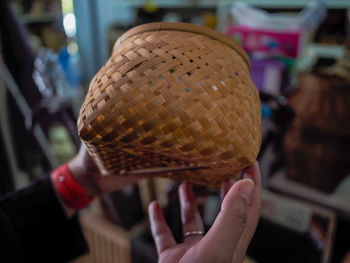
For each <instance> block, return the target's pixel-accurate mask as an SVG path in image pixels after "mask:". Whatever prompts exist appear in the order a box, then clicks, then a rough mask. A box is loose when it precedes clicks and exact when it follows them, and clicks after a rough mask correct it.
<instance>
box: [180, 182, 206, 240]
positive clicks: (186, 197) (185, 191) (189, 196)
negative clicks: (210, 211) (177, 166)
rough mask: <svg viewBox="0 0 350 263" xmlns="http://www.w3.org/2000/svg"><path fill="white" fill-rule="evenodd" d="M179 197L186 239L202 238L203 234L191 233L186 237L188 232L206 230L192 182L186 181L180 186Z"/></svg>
mask: <svg viewBox="0 0 350 263" xmlns="http://www.w3.org/2000/svg"><path fill="white" fill-rule="evenodd" d="M179 197H180V206H181V221H182V232H183V234H184V240H185V241H186V242H187V241H193V240H198V239H201V238H202V237H203V236H202V235H190V236H188V237H185V233H186V232H191V231H204V227H203V221H202V218H201V215H200V214H199V211H198V207H197V204H196V200H195V196H194V194H193V190H192V184H190V183H187V182H184V183H182V184H181V185H180V186H179Z"/></svg>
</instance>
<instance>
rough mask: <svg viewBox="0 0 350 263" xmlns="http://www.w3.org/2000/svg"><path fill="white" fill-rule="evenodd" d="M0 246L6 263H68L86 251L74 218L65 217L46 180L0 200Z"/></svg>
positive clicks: (46, 178) (49, 181)
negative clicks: (6, 259) (7, 259)
mask: <svg viewBox="0 0 350 263" xmlns="http://www.w3.org/2000/svg"><path fill="white" fill-rule="evenodd" d="M0 244H1V245H3V246H2V247H1V248H0V250H2V252H1V253H0V257H1V258H2V259H4V258H6V255H7V257H9V258H11V260H10V261H8V262H23V261H22V259H25V261H24V262H67V261H70V260H72V259H74V258H76V257H77V256H79V255H81V254H83V253H85V252H87V250H88V247H87V244H86V241H85V239H84V237H83V234H82V231H81V228H80V225H79V222H78V220H77V216H75V217H73V218H71V219H68V218H67V217H66V214H65V213H64V210H63V208H62V206H61V205H60V203H59V201H58V199H57V197H56V194H55V192H54V189H53V186H52V184H51V180H50V179H49V178H48V177H45V178H43V179H40V180H37V181H35V182H34V183H32V184H31V185H30V186H28V187H27V188H24V189H21V190H18V191H16V192H12V193H9V194H7V195H6V196H4V197H1V198H0ZM3 256H4V257H3ZM20 258H21V260H20ZM1 262H7V261H3V260H1Z"/></svg>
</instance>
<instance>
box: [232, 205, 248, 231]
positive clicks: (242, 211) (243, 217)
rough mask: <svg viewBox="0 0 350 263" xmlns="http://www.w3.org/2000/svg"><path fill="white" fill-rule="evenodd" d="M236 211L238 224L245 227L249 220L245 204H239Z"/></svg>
mask: <svg viewBox="0 0 350 263" xmlns="http://www.w3.org/2000/svg"><path fill="white" fill-rule="evenodd" d="M234 213H235V217H236V218H237V223H238V225H239V226H240V227H242V228H244V227H245V225H246V224H247V220H248V213H247V209H246V207H245V206H244V205H239V206H237V207H236V209H235V210H234Z"/></svg>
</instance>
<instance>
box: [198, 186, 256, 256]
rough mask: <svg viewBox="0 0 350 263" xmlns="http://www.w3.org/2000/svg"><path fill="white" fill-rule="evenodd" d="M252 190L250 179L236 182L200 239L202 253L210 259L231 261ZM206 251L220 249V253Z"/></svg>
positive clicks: (244, 220)
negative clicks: (208, 228)
mask: <svg viewBox="0 0 350 263" xmlns="http://www.w3.org/2000/svg"><path fill="white" fill-rule="evenodd" d="M253 190H254V182H253V181H252V180H251V179H242V180H239V181H238V182H236V183H235V184H234V185H233V186H232V187H231V189H230V190H229V192H228V193H227V195H226V196H225V198H224V200H223V202H222V204H221V211H220V213H219V215H218V216H217V218H216V220H215V222H214V224H213V226H212V227H211V229H210V230H209V231H208V233H207V235H206V236H205V237H204V238H203V239H202V240H201V243H202V244H203V245H202V246H201V247H202V248H203V251H202V253H203V254H204V255H205V256H206V257H212V260H218V259H220V260H222V261H223V262H231V261H232V258H233V254H234V251H235V248H236V246H237V244H238V242H239V240H240V238H241V235H242V233H243V231H244V229H245V226H246V221H247V213H248V206H249V203H250V199H251V196H252V192H253ZM208 251H220V254H217V255H215V254H214V255H210V254H209V252H208Z"/></svg>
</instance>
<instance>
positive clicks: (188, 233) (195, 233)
mask: <svg viewBox="0 0 350 263" xmlns="http://www.w3.org/2000/svg"><path fill="white" fill-rule="evenodd" d="M192 235H201V236H202V235H204V232H203V231H202V230H194V231H188V232H186V233H185V234H184V238H185V237H188V236H192Z"/></svg>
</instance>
